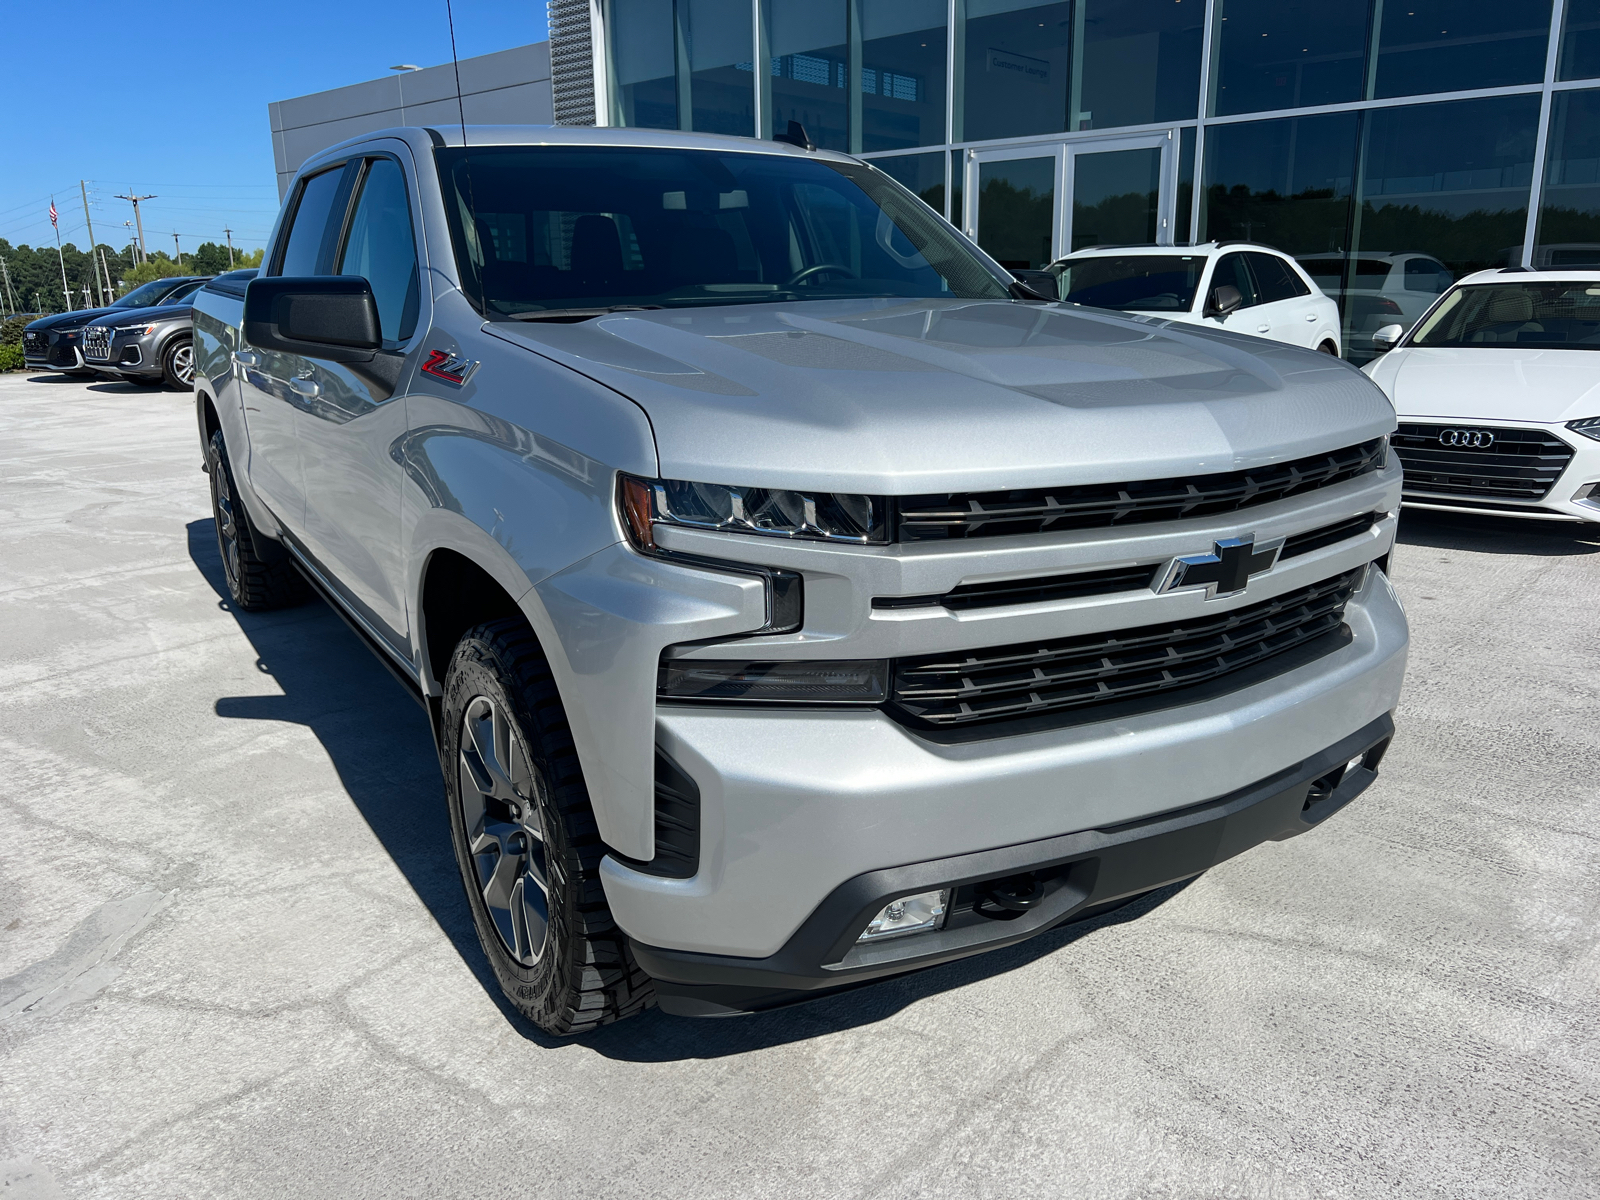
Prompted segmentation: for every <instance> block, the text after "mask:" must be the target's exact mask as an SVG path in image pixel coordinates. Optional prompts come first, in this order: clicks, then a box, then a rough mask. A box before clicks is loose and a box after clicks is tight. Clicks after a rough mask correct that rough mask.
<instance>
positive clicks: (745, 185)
mask: <svg viewBox="0 0 1600 1200" xmlns="http://www.w3.org/2000/svg"><path fill="white" fill-rule="evenodd" d="M436 153H437V155H438V161H439V170H440V176H441V179H442V180H443V181H444V185H445V193H446V196H447V201H446V208H447V211H448V213H449V218H450V232H451V237H452V239H453V240H454V243H455V249H456V259H457V263H458V264H459V266H460V269H461V274H462V278H463V280H464V281H465V282H466V283H467V286H468V289H469V290H471V291H476V292H477V293H478V296H479V298H481V300H482V302H483V310H484V312H485V313H486V314H487V315H489V316H491V317H494V316H504V317H513V318H519V319H523V320H541V319H546V320H562V319H572V320H579V319H582V318H584V317H586V316H594V315H596V313H597V312H598V311H605V310H607V309H613V308H618V307H622V308H627V307H663V308H672V307H680V306H690V305H706V304H752V303H762V302H776V301H792V300H796V299H803V300H822V299H839V298H842V297H862V296H904V297H928V296H945V297H964V298H1003V297H1006V296H1008V295H1009V294H1010V292H1009V287H1008V284H1009V281H1007V280H1005V279H1003V278H1001V277H999V276H998V274H997V273H996V271H995V269H994V268H992V267H990V266H989V265H988V264H986V263H985V262H984V261H983V260H982V259H981V258H980V257H978V256H977V255H976V254H974V253H973V252H972V250H971V249H970V248H969V247H968V246H967V245H966V244H965V243H964V242H963V241H962V240H961V239H960V238H959V237H958V236H957V235H956V233H955V232H954V231H953V230H951V229H950V227H949V226H947V225H946V224H945V223H944V222H943V221H942V220H940V219H939V218H938V217H937V216H935V215H934V213H933V212H932V210H930V209H929V208H928V207H927V205H925V204H924V203H923V202H922V201H921V200H919V199H917V198H916V197H915V196H913V195H912V194H911V193H910V192H908V191H906V190H905V189H904V188H902V187H901V186H900V185H899V184H897V183H895V182H894V181H893V180H891V179H890V178H889V177H888V176H887V175H885V174H884V173H883V172H881V171H878V170H875V169H873V168H871V167H867V166H863V165H860V164H855V163H836V162H829V161H827V160H824V159H814V158H800V157H797V156H796V157H791V156H789V155H779V154H751V153H741V152H732V151H717V150H675V149H667V148H661V149H657V148H634V147H626V148H625V147H616V148H613V147H609V146H574V147H561V146H530V147H521V146H499V147H489V148H485V149H476V148H474V149H471V150H470V151H463V150H439V151H437V152H436Z"/></svg>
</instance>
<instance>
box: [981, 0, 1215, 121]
mask: <svg viewBox="0 0 1600 1200" xmlns="http://www.w3.org/2000/svg"><path fill="white" fill-rule="evenodd" d="M969 3H970V0H969ZM1063 7H1065V6H1063ZM1205 15H1206V8H1205V3H1204V0H1081V2H1080V3H1079V5H1078V18H1079V19H1078V23H1077V33H1078V50H1077V52H1076V53H1075V54H1074V55H1073V61H1074V74H1073V88H1072V108H1071V112H1070V115H1069V123H1068V126H1067V128H1069V129H1074V130H1079V129H1111V128H1114V127H1116V126H1119V125H1149V124H1153V123H1154V122H1156V121H1177V120H1184V119H1192V118H1193V117H1194V115H1195V110H1196V108H1197V107H1198V105H1199V95H1200V47H1201V43H1202V40H1203V34H1204V29H1205Z"/></svg>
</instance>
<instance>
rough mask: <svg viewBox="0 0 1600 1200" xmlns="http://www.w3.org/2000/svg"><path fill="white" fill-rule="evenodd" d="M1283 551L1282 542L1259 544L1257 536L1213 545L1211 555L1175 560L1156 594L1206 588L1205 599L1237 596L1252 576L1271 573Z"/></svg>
mask: <svg viewBox="0 0 1600 1200" xmlns="http://www.w3.org/2000/svg"><path fill="white" fill-rule="evenodd" d="M1282 549H1283V539H1282V538H1272V539H1271V540H1269V541H1265V542H1262V543H1261V544H1260V545H1257V544H1256V535H1255V534H1253V533H1247V534H1245V535H1244V536H1243V537H1236V538H1224V539H1222V540H1221V541H1218V542H1216V543H1214V544H1213V546H1212V552H1211V553H1210V554H1190V555H1186V556H1184V557H1182V558H1175V559H1173V560H1172V562H1171V563H1169V564H1168V565H1167V569H1166V570H1165V571H1163V572H1162V573H1161V575H1160V576H1159V577H1158V578H1157V581H1156V591H1158V592H1175V591H1177V590H1179V589H1180V588H1193V587H1203V588H1205V589H1206V599H1207V600H1214V599H1216V598H1217V597H1218V596H1237V595H1238V594H1239V593H1240V592H1242V591H1244V589H1245V585H1246V584H1247V583H1249V582H1250V577H1251V576H1252V575H1259V574H1261V572H1263V571H1270V570H1271V569H1272V568H1273V566H1274V565H1275V564H1276V563H1277V561H1278V553H1279V551H1281V550H1282Z"/></svg>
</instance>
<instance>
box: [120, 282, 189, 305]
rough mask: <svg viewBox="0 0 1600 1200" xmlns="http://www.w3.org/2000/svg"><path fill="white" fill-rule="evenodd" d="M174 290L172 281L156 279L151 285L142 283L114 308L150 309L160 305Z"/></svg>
mask: <svg viewBox="0 0 1600 1200" xmlns="http://www.w3.org/2000/svg"><path fill="white" fill-rule="evenodd" d="M173 290H174V287H173V282H172V280H170V279H154V280H151V281H150V282H149V283H142V284H140V285H139V286H138V287H136V288H134V289H133V291H131V292H129V293H128V294H127V295H126V296H124V297H123V298H122V299H121V300H118V301H117V302H116V303H115V304H113V305H112V306H111V307H112V308H150V307H151V306H152V305H156V304H160V303H161V301H162V298H163V297H165V296H166V295H167V293H168V292H171V291H173Z"/></svg>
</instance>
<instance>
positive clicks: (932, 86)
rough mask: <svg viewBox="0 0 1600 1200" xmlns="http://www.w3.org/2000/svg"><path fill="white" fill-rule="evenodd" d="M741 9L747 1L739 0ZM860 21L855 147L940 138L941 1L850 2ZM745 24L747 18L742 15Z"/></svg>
mask: <svg viewBox="0 0 1600 1200" xmlns="http://www.w3.org/2000/svg"><path fill="white" fill-rule="evenodd" d="M744 6H745V12H746V13H747V14H748V12H749V10H750V5H749V2H748V0H744ZM856 7H857V10H858V12H859V14H860V21H861V150H862V151H863V152H866V153H871V152H872V151H874V150H908V149H910V148H911V147H913V146H937V145H939V144H940V143H941V142H943V141H944V140H945V126H944V116H945V113H944V97H945V76H946V74H948V64H947V63H946V61H945V48H946V43H947V37H946V22H947V18H948V10H947V8H946V5H945V0H856ZM745 25H746V27H747V28H748V26H749V17H748V16H746V18H745Z"/></svg>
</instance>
